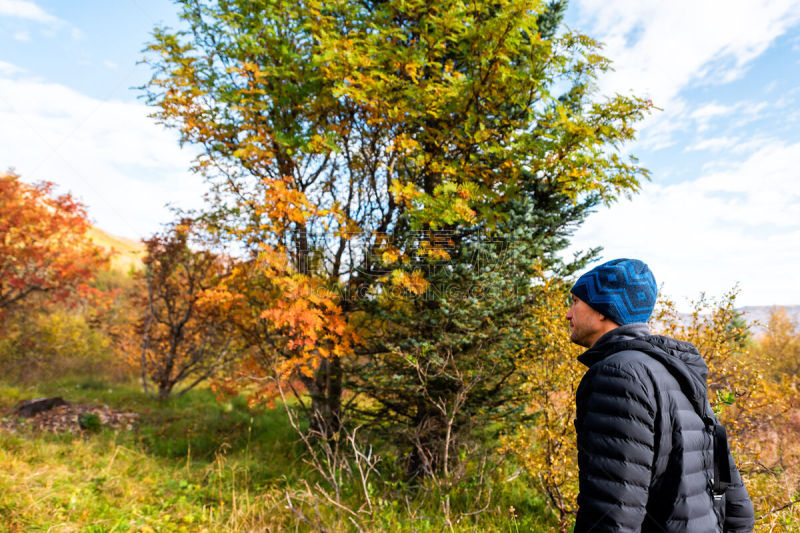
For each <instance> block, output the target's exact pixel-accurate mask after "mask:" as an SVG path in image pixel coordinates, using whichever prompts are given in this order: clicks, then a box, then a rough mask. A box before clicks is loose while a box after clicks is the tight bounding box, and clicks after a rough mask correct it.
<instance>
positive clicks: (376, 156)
mask: <svg viewBox="0 0 800 533" xmlns="http://www.w3.org/2000/svg"><path fill="white" fill-rule="evenodd" d="M180 5H181V18H182V20H183V21H184V23H185V25H186V28H187V29H186V30H184V31H170V30H167V29H163V28H162V29H157V30H156V32H155V38H154V42H153V43H152V44H151V45H150V47H149V50H150V55H149V61H150V62H151V64H152V67H153V77H152V79H151V81H150V83H149V84H148V86H147V98H148V101H149V103H150V104H152V105H154V106H156V109H157V110H156V113H155V116H156V118H157V119H159V120H160V121H161V122H162V123H164V124H166V125H167V126H169V127H173V128H175V129H177V130H178V131H179V132H180V134H181V138H182V141H183V142H186V143H191V144H194V145H196V146H198V147H200V148H201V154H200V156H199V157H198V158H197V162H196V165H195V169H196V170H197V172H199V173H200V174H202V175H203V176H205V177H206V178H208V179H209V181H210V183H211V184H212V198H213V203H212V209H211V210H212V211H214V212H213V215H212V218H213V219H214V220H215V222H216V224H217V227H218V228H219V229H220V234H221V235H223V236H227V237H228V238H229V239H230V240H231V241H232V242H235V243H237V246H239V248H240V249H244V250H246V252H247V253H248V254H249V256H250V258H251V259H252V260H254V261H255V260H257V259H258V258H259V257H262V258H265V260H267V261H269V262H270V264H275V265H278V266H277V268H275V269H267V270H265V271H264V272H267V273H268V274H269V275H276V276H278V278H277V279H276V282H275V286H276V287H277V286H280V285H281V284H284V283H290V284H291V285H290V288H292V289H293V290H290V291H272V290H271V291H267V293H268V294H270V295H273V296H274V298H275V300H274V301H270V302H265V301H263V300H258V299H253V300H250V301H251V302H252V305H255V306H256V308H255V309H253V310H251V311H250V312H249V316H251V317H258V318H257V319H258V320H266V321H269V322H270V324H269V325H264V326H263V327H264V328H266V329H268V330H269V331H272V332H273V333H274V332H283V333H282V334H281V335H271V336H262V338H264V339H266V338H271V339H273V340H270V341H269V342H270V343H271V347H272V348H273V349H274V352H273V353H277V354H278V355H279V357H280V358H281V359H282V360H283V361H285V362H293V364H291V365H288V366H283V369H284V370H288V371H290V372H299V373H300V374H303V369H305V371H306V372H311V373H316V374H317V375H316V376H315V377H313V379H314V381H315V382H316V383H317V384H318V389H317V390H315V391H314V393H313V394H312V406H311V409H312V411H314V412H325V413H327V414H326V415H325V418H329V419H336V418H338V416H339V413H338V412H337V411H338V409H339V408H338V407H336V406H339V405H341V403H340V402H339V399H338V396H339V395H341V393H342V390H343V380H344V379H345V376H344V373H343V372H342V370H341V369H342V368H344V366H345V365H344V364H343V362H347V366H350V363H352V362H353V361H355V360H357V359H356V358H353V357H351V356H352V355H353V352H354V351H357V350H358V348H356V346H355V343H354V340H355V339H359V338H360V339H362V340H363V341H364V345H365V346H366V345H368V344H369V342H368V340H367V339H366V338H365V335H364V334H368V333H369V331H366V332H365V331H356V330H357V329H358V325H359V324H361V323H371V321H370V320H362V319H365V314H366V315H368V314H369V313H372V312H377V311H376V308H375V302H376V299H379V298H380V297H379V296H378V295H379V294H383V295H385V294H389V293H390V292H391V291H392V290H394V289H398V290H401V291H407V292H408V293H410V294H415V293H417V292H419V291H424V289H425V287H426V286H427V284H429V283H430V282H429V281H428V280H426V279H425V273H424V272H423V270H425V269H424V268H414V265H415V264H416V263H415V261H416V260H415V259H414V257H415V254H416V253H417V250H418V248H419V247H420V246H421V243H420V242H419V239H418V238H417V237H416V236H418V235H428V234H430V232H431V231H432V230H433V231H436V230H448V231H453V232H456V233H459V234H460V233H461V230H464V231H466V232H467V233H475V232H481V233H482V234H484V235H489V237H490V238H493V236H492V234H493V232H495V231H496V230H497V228H498V227H499V225H501V224H502V223H503V222H504V221H508V220H509V219H510V217H511V212H512V207H511V202H512V201H514V200H517V201H519V202H523V203H526V202H527V204H526V205H528V206H532V205H534V203H535V202H537V201H538V198H537V197H536V196H535V195H533V194H532V193H531V191H532V190H533V189H537V188H538V190H540V191H544V193H543V194H544V195H545V196H546V195H547V194H553V195H555V196H556V197H557V198H559V199H562V198H565V199H567V200H569V201H571V202H573V204H574V205H589V204H591V203H592V202H598V201H602V202H611V201H613V200H614V199H615V198H616V197H618V196H619V195H620V194H627V193H629V192H632V191H635V190H637V188H638V184H639V180H640V179H641V178H642V177H643V176H644V175H645V171H644V170H643V169H642V168H641V167H639V166H638V165H637V163H636V161H635V160H632V159H627V158H623V157H622V156H621V155H620V154H619V152H618V151H617V149H618V148H619V147H620V145H621V144H622V143H624V142H625V141H627V140H629V139H631V138H632V137H633V135H634V129H633V127H634V124H635V123H636V122H637V121H638V120H639V119H641V118H642V116H643V114H644V113H646V112H647V110H648V109H649V108H650V103H649V102H647V101H643V100H640V99H637V98H633V97H623V96H618V95H617V96H613V97H611V98H609V99H602V98H599V97H597V96H596V94H595V93H594V86H593V80H594V79H595V78H596V76H597V75H599V74H600V73H602V72H604V71H605V70H607V69H608V67H609V63H608V61H607V60H606V59H605V58H603V57H602V56H600V55H598V53H597V52H598V48H599V47H598V45H597V43H595V42H594V41H593V40H592V39H590V38H588V37H586V36H584V35H581V34H578V33H574V32H570V31H563V32H560V33H559V30H558V26H559V23H560V19H561V16H562V15H563V10H564V7H565V3H564V2H553V3H550V4H544V3H542V2H539V1H523V2H517V1H514V2H512V1H510V0H503V1H500V2H482V1H479V2H477V3H476V2H472V3H469V4H466V3H463V2H460V1H456V0H452V1H451V0H447V1H445V2H438V3H428V2H406V1H399V0H398V1H369V0H368V1H365V2H342V1H335V2H321V1H317V0H313V1H311V2H300V3H297V2H289V1H286V0H280V1H272V2H266V1H260V2H253V1H244V0H238V1H218V2H214V1H199V0H183V1H182V2H180ZM545 200H546V198H545ZM586 202H588V203H586ZM541 205H543V206H547V205H550V204H548V202H547V201H545V202H544V203H543V204H541ZM544 211H545V210H544V209H543V210H540V211H538V213H537V214H536V215H535V216H531V217H529V218H528V219H526V220H525V222H524V223H525V224H533V225H535V224H538V223H539V220H540V217H544V218H547V217H555V218H558V217H559V216H560V215H561V211H560V208H556V209H555V210H554V211H552V212H549V213H546V212H544ZM575 220H576V219H572V220H571V221H570V222H568V223H566V224H564V225H561V226H559V225H556V226H555V227H554V230H555V231H556V232H557V234H558V235H559V238H560V239H561V238H563V236H564V235H565V234H567V233H568V228H569V227H571V226H572V225H574V223H575ZM542 227H548V228H551V226H547V225H544V226H542ZM529 229H530V230H531V231H532V232H533V230H535V229H536V226H528V227H523V228H521V229H520V231H521V232H522V233H525V232H526V231H527V230H529ZM502 231H503V232H504V234H505V233H508V230H502ZM565 232H566V233H565ZM502 238H504V237H502ZM423 240H424V241H425V242H426V245H425V246H427V248H428V250H429V251H430V253H428V257H430V258H431V259H432V260H434V261H440V260H445V261H446V260H447V258H448V254H447V250H442V249H441V246H439V245H438V244H437V242H436V241H435V240H434V239H431V238H427V237H425V238H423ZM559 242H560V241H559ZM544 243H545V241H536V242H534V243H533V244H532V245H531V246H532V249H534V250H538V252H539V253H540V254H542V255H548V254H550V253H551V252H553V251H554V250H555V249H556V248H559V247H563V243H562V244H559V246H556V247H553V246H552V245H550V244H544ZM459 246H460V245H459ZM376 258H381V260H376ZM384 259H385V260H384ZM387 266H388V267H389V268H390V269H391V271H390V272H388V273H387V272H386V269H387ZM520 272H524V269H522V270H521V271H520ZM507 275H510V273H509V274H507ZM266 281H267V282H268V283H269V284H270V285H272V284H273V282H272V281H270V280H266ZM462 281H463V282H464V283H467V280H466V278H464V279H463V280H462ZM294 289H296V290H294ZM322 289H324V291H325V292H320V291H321V290H322ZM320 294H322V295H324V296H323V297H322V299H320ZM290 298H291V299H290ZM315 298H316V299H315ZM384 303H386V302H384ZM387 305H390V306H391V305H393V304H391V303H387ZM397 305H398V306H400V305H401V303H400V302H398V304H397ZM416 305H418V304H416V303H414V304H412V306H416ZM437 305H438V304H437ZM448 305H450V304H448ZM439 307H441V306H439ZM487 309H488V308H487ZM487 309H484V311H485V312H488V310H487ZM384 311H385V309H384V310H383V311H381V312H384ZM409 311H411V312H409ZM403 312H404V313H406V316H407V317H408V318H409V319H411V318H413V317H415V316H416V317H417V318H419V319H420V320H422V319H423V318H424V317H425V316H426V315H425V314H420V313H415V312H413V310H411V309H409V310H406V311H403ZM434 313H436V314H437V315H436V317H435V318H434V317H431V318H430V320H431V321H432V322H435V321H438V320H439V315H438V313H440V312H439V311H434ZM245 315H246V313H243V314H242V316H245ZM293 316H294V317H298V316H305V317H307V318H308V317H314V316H316V317H318V318H320V319H322V320H321V321H317V320H311V321H309V320H299V321H298V320H296V319H294V318H292V317H293ZM381 316H383V317H387V316H388V315H386V314H383V315H381ZM328 318H335V321H336V322H335V323H336V324H337V326H336V327H332V328H328V327H326V326H323V325H322V324H323V323H324V322H325V321H326V320H328ZM366 318H369V317H366ZM339 320H340V321H339ZM426 320H427V319H426ZM441 324H442V323H436V324H433V323H432V325H431V327H427V326H424V325H423V324H421V323H420V324H414V325H412V326H413V327H410V329H409V331H411V332H413V334H414V335H415V336H418V339H417V340H418V341H419V342H420V343H421V344H425V345H428V346H433V347H434V348H433V349H434V350H435V349H437V348H436V347H435V346H436V345H437V343H438V341H437V340H436V339H434V338H432V337H425V335H430V334H431V332H433V331H435V330H436V329H437V328H439V327H441ZM479 324H480V323H479V322H476V323H475V324H474V326H470V327H476V328H477V327H482V326H479ZM284 334H285V335H289V337H285V336H284ZM497 334H499V332H497V333H493V334H492V335H497ZM287 339H292V340H287ZM374 341H375V340H374V339H373V341H372V343H371V344H372V346H374V345H375V342H374ZM476 346H477V345H476ZM300 347H302V348H300ZM365 350H372V348H365ZM390 351H391V350H390ZM385 352H386V351H384V353H385ZM438 355H439V356H440V357H441V356H443V355H445V354H442V353H440V354H438ZM343 357H344V358H346V359H347V361H342V358H343ZM300 361H302V362H300ZM294 362H296V363H297V364H294ZM272 371H274V368H271V369H264V372H266V373H268V374H269V373H271V372H272ZM319 373H321V374H319ZM307 378H309V379H311V377H309V376H307ZM326 409H327V410H326ZM334 426H335V424H334Z"/></svg>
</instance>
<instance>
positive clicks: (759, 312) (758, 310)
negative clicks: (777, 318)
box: [738, 305, 800, 333]
mask: <svg viewBox="0 0 800 533" xmlns="http://www.w3.org/2000/svg"><path fill="white" fill-rule="evenodd" d="M775 307H782V308H783V309H785V310H786V314H787V315H789V317H790V318H791V319H792V320H794V321H795V322H800V305H748V306H745V307H740V308H739V309H738V310H739V311H741V312H742V314H743V315H744V318H745V320H747V323H748V324H753V323H754V322H755V324H754V325H752V326H751V327H750V329H751V330H752V331H753V333H761V332H762V331H764V329H765V326H766V325H767V322H768V321H769V314H770V312H772V309H773V308H775Z"/></svg>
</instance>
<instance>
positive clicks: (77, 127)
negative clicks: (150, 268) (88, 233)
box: [0, 64, 205, 238]
mask: <svg viewBox="0 0 800 533" xmlns="http://www.w3.org/2000/svg"><path fill="white" fill-rule="evenodd" d="M11 67H13V65H12V66H10V67H6V68H4V66H3V64H0V72H2V73H3V74H6V73H8V72H10V71H12V70H13V69H12V68H11ZM147 114H148V109H147V108H146V106H144V105H142V104H139V103H123V102H115V101H109V102H103V101H100V100H96V99H93V98H90V97H87V96H85V95H82V94H80V93H77V92H75V91H73V90H71V89H69V88H67V87H64V86H63V85H58V84H54V83H47V82H43V81H39V80H33V79H27V78H19V77H17V78H16V79H11V78H9V77H7V76H5V75H4V76H0V124H3V125H4V127H3V128H0V169H3V170H5V169H6V168H8V167H14V168H15V169H16V171H17V172H19V173H20V174H21V175H22V177H23V179H25V180H26V181H38V180H49V181H54V182H56V183H57V184H58V185H59V186H60V189H59V190H61V191H70V192H72V193H73V194H74V195H75V196H76V197H78V198H80V199H81V200H82V201H83V202H84V203H86V204H87V205H88V207H89V215H90V217H91V218H92V219H94V220H95V221H96V223H97V224H98V226H100V227H102V228H103V229H106V230H108V231H111V232H112V233H115V234H118V235H123V236H128V237H134V238H136V237H141V236H146V235H147V234H149V233H151V232H153V231H155V230H156V229H158V225H159V224H160V223H162V222H166V221H168V220H170V218H171V215H170V214H169V212H168V210H167V209H166V208H165V207H164V204H165V203H167V202H170V203H174V204H177V205H180V206H182V207H197V206H199V205H201V196H202V193H203V191H204V190H205V187H204V184H203V183H202V180H201V178H199V177H196V176H194V175H192V174H190V173H189V172H188V170H187V169H188V168H189V166H190V164H191V154H189V153H188V152H186V151H181V150H180V149H179V148H178V144H177V142H176V139H175V136H174V135H173V134H172V133H171V132H167V131H165V130H163V129H162V128H161V127H160V126H158V125H156V124H155V123H154V122H153V120H151V119H150V118H149V117H148V116H147Z"/></svg>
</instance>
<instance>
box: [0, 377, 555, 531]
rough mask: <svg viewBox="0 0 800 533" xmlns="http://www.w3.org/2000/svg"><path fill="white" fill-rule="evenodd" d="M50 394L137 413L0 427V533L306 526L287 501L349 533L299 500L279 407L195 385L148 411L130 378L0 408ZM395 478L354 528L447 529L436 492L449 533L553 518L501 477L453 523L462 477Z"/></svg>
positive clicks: (334, 514)
mask: <svg viewBox="0 0 800 533" xmlns="http://www.w3.org/2000/svg"><path fill="white" fill-rule="evenodd" d="M56 395H57V396H62V397H63V398H64V399H66V400H67V401H69V402H73V403H93V404H107V405H108V406H110V407H112V408H114V409H117V410H122V411H135V412H138V413H140V414H141V419H140V427H139V429H138V430H137V431H135V432H131V431H114V430H111V429H109V428H102V427H101V428H100V430H99V431H97V432H91V433H90V432H86V433H83V434H39V433H34V432H32V431H30V430H24V431H21V432H20V433H17V434H10V433H8V432H5V431H0V531H2V532H5V531H7V532H12V531H25V532H27V531H42V532H44V531H49V532H59V531H63V532H67V531H70V532H71V531H80V532H100V531H103V532H107V531H108V532H115V531H141V532H147V531H159V532H161V531H164V532H170V531H191V532H195V531H197V532H202V531H209V532H212V531H213V532H216V531H286V530H291V531H294V530H297V531H312V530H315V529H316V526H313V527H312V526H311V525H308V524H306V523H304V522H303V521H302V520H301V519H300V518H299V517H298V515H297V514H295V513H293V512H292V511H291V510H289V509H287V505H286V503H287V500H286V495H287V493H288V494H289V495H290V496H291V497H292V501H293V502H294V503H295V505H296V506H297V510H298V512H299V513H302V514H303V515H304V516H305V517H306V518H309V519H311V521H312V522H316V521H319V522H320V523H322V524H324V525H326V526H327V527H328V528H329V530H330V531H349V530H355V527H354V526H352V522H351V520H349V519H348V513H347V512H345V511H343V510H341V509H338V508H337V507H336V506H334V505H332V504H330V503H329V502H327V501H326V500H325V499H324V497H323V496H321V495H320V493H319V492H314V493H313V494H314V495H313V496H310V494H309V493H307V492H306V490H305V488H306V487H307V486H309V487H312V488H313V487H314V486H315V484H319V485H320V486H321V487H326V485H325V483H324V482H323V480H322V479H321V477H320V476H319V475H318V474H317V473H316V472H315V471H314V469H312V468H311V467H310V466H309V465H308V464H307V462H306V461H304V458H306V457H307V456H306V455H305V453H304V448H303V446H302V443H300V442H299V441H298V438H297V435H296V433H295V432H294V430H293V429H292V427H291V425H290V424H289V422H288V419H287V416H286V413H285V411H284V410H283V408H282V407H281V406H278V407H277V408H276V409H251V408H249V407H248V405H247V403H246V401H245V400H244V399H243V398H238V397H237V398H234V399H232V400H230V401H224V402H217V401H216V399H215V397H214V395H213V394H212V393H211V391H209V390H207V389H198V390H194V391H190V392H189V393H187V394H186V395H184V396H183V397H175V398H170V399H169V400H168V401H166V402H164V403H158V402H156V401H154V400H152V399H151V398H149V397H147V396H145V395H144V394H143V393H142V392H141V391H140V390H139V388H138V387H137V386H136V385H135V384H131V385H119V384H111V383H107V382H105V381H103V380H102V379H97V378H93V379H64V380H60V381H56V382H52V383H43V384H39V385H37V386H36V387H20V386H13V385H3V384H0V409H2V410H3V411H4V412H7V411H8V410H9V409H10V408H11V407H13V405H14V404H16V403H17V402H18V401H19V400H21V399H30V398H35V397H43V396H56ZM386 455H387V456H389V451H388V450H386ZM397 470H398V469H397V467H396V465H393V464H392V463H391V461H388V460H387V461H386V462H385V463H384V464H383V466H382V470H381V472H380V473H379V475H378V476H377V477H375V478H374V479H373V482H372V484H371V485H370V489H369V490H370V493H371V498H372V500H373V505H374V507H373V509H374V512H373V514H372V515H367V514H366V513H359V517H360V518H359V522H360V523H361V526H362V527H363V528H365V529H367V530H371V531H384V530H386V531H420V532H423V531H431V532H433V531H437V532H438V531H449V530H450V528H449V527H447V526H446V523H445V521H444V515H443V509H442V502H443V501H445V498H447V497H448V496H449V499H450V502H451V508H452V509H453V512H452V516H453V518H454V522H455V519H456V518H458V519H459V521H458V523H454V524H453V529H452V530H453V531H473V530H478V531H508V532H514V533H515V532H517V531H553V530H554V527H555V524H556V522H557V521H556V520H555V517H554V516H553V515H552V514H551V513H549V512H548V511H547V508H546V505H545V502H544V500H543V499H542V497H541V496H540V495H538V494H536V493H535V491H533V490H532V489H531V488H530V487H529V485H528V482H526V481H525V480H523V479H522V478H517V479H516V480H515V481H513V482H505V478H507V477H508V473H509V472H504V471H499V472H497V473H496V475H495V476H494V478H492V479H491V480H488V481H487V483H488V484H491V485H492V498H491V500H490V501H489V505H488V506H487V507H486V509H485V510H484V511H483V512H481V513H479V514H476V515H466V514H465V512H466V511H470V510H474V509H476V507H475V506H476V505H478V504H476V503H475V502H473V500H474V495H475V494H476V493H477V491H478V490H479V488H480V487H478V486H477V485H476V484H475V482H474V481H472V482H470V481H467V482H465V483H464V484H462V485H460V486H458V487H455V488H453V489H451V490H450V492H449V493H448V496H446V495H444V494H441V493H439V492H437V490H436V489H435V487H432V486H431V485H430V484H428V485H427V486H418V487H413V486H409V485H407V484H406V483H405V482H403V481H401V480H399V478H398V476H397ZM306 483H307V484H306ZM487 488H488V487H483V490H484V491H485V490H486V489H487ZM341 501H342V505H343V506H345V507H348V508H350V509H358V508H359V506H360V505H361V504H363V503H364V498H363V491H362V490H361V488H360V486H359V485H357V484H356V483H355V482H353V481H352V480H350V481H348V480H347V478H346V477H345V481H344V483H343V485H342V500H341ZM483 503H485V501H484V502H481V504H480V505H481V506H482V505H483ZM512 506H513V507H514V509H516V511H515V516H512V512H511V510H510V508H511V507H512Z"/></svg>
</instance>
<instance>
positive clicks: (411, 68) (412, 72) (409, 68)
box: [403, 63, 419, 83]
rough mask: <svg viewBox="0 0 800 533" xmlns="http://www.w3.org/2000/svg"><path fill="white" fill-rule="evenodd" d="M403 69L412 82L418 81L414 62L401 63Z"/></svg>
mask: <svg viewBox="0 0 800 533" xmlns="http://www.w3.org/2000/svg"><path fill="white" fill-rule="evenodd" d="M403 71H404V72H405V73H406V74H407V75H408V77H410V78H411V79H412V80H413V81H414V83H419V80H418V78H417V65H415V64H414V63H406V64H405V65H403Z"/></svg>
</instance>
